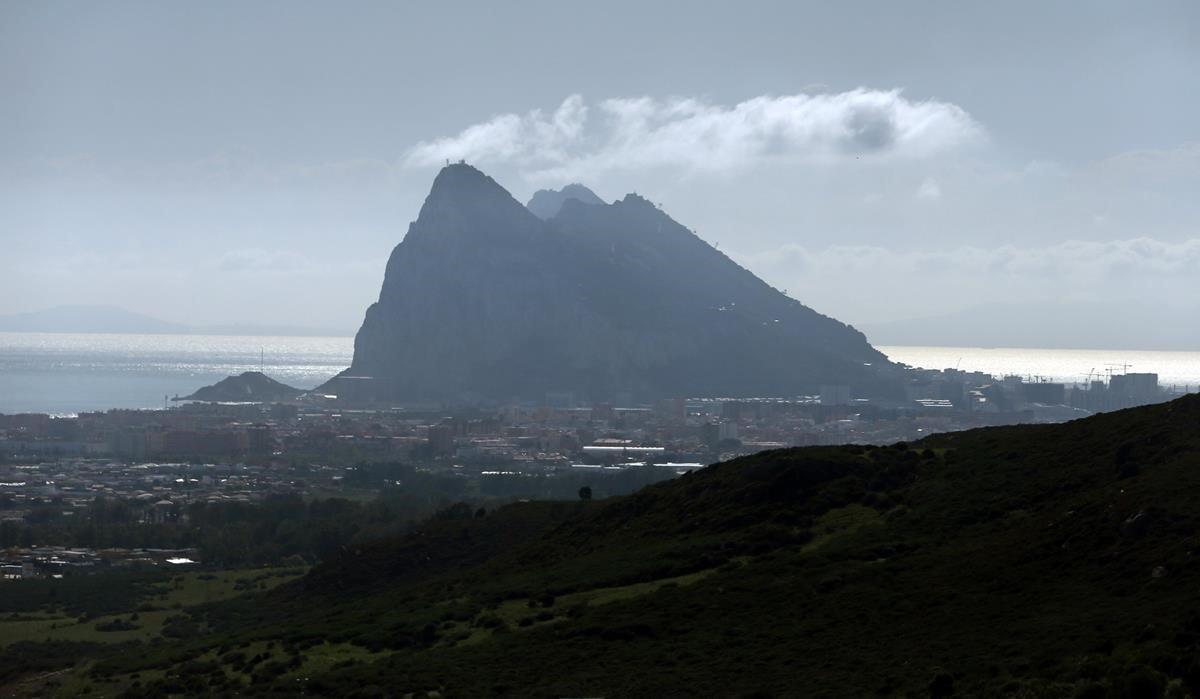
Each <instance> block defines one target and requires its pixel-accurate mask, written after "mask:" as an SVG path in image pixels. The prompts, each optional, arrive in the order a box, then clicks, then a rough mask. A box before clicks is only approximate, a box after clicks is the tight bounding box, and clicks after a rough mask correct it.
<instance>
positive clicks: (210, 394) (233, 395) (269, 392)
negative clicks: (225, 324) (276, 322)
mask: <svg viewBox="0 0 1200 699" xmlns="http://www.w3.org/2000/svg"><path fill="white" fill-rule="evenodd" d="M303 393H305V392H304V391H302V390H300V389H298V388H292V387H291V386H288V385H287V384H283V383H280V382H278V381H276V380H275V379H272V378H271V377H269V376H267V375H266V374H263V373H262V372H258V371H247V372H245V373H243V374H240V375H238V376H229V377H227V378H224V379H221V380H220V381H218V382H217V383H215V384H213V385H211V386H205V387H204V388H201V389H199V390H198V391H196V392H195V393H193V394H191V395H190V396H184V397H183V398H176V399H175V400H195V401H204V402H209V403H273V402H276V401H285V400H292V399H294V398H297V397H299V396H300V395H302V394H303Z"/></svg>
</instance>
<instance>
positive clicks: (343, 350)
mask: <svg viewBox="0 0 1200 699" xmlns="http://www.w3.org/2000/svg"><path fill="white" fill-rule="evenodd" d="M879 349H880V350H881V351H883V352H884V354H886V355H888V357H890V358H891V359H892V360H894V361H899V362H904V363H905V364H910V365H912V366H919V367H925V368H930V369H944V368H948V367H955V366H958V367H959V368H962V369H966V370H974V371H984V372H987V373H989V374H993V375H997V376H999V375H1005V374H1017V375H1021V376H1031V375H1034V376H1042V377H1045V378H1047V379H1051V380H1055V381H1067V382H1076V381H1083V380H1084V379H1085V378H1086V377H1087V375H1088V372H1089V371H1092V370H1095V371H1096V372H1099V373H1100V374H1103V373H1104V372H1105V370H1106V369H1108V368H1109V366H1110V365H1117V364H1122V365H1123V364H1128V365H1129V368H1128V370H1129V371H1131V372H1156V373H1158V375H1159V377H1160V381H1161V382H1162V383H1163V384H1164V385H1172V384H1175V385H1178V386H1181V387H1182V386H1184V385H1190V386H1191V387H1192V390H1196V386H1197V385H1200V352H1145V351H1125V350H1054V349H990V348H978V347H880V348H879ZM260 352H261V359H262V367H263V369H264V370H265V371H266V373H267V375H268V376H271V377H272V378H275V379H277V380H279V381H282V382H284V383H286V384H289V385H291V386H296V387H298V388H313V387H315V386H317V385H319V384H321V383H322V382H324V381H325V380H326V379H328V378H330V377H331V376H333V375H334V374H336V373H337V372H339V371H341V370H342V369H344V368H346V367H347V366H349V365H350V359H351V357H352V356H353V353H354V341H353V339H352V338H349V337H233V336H223V335H220V336H218V335H101V334H67V333H0V413H17V412H46V413H52V414H60V415H63V414H72V413H78V412H82V411H85V410H105V409H108V408H153V407H161V406H162V405H163V398H164V397H166V396H175V395H187V394H189V393H191V392H192V391H195V390H196V389H197V388H200V387H201V386H206V385H209V384H212V383H215V382H217V381H219V380H221V379H223V378H225V377H226V376H229V375H231V374H240V373H241V372H243V371H248V370H251V369H258V368H259V360H260Z"/></svg>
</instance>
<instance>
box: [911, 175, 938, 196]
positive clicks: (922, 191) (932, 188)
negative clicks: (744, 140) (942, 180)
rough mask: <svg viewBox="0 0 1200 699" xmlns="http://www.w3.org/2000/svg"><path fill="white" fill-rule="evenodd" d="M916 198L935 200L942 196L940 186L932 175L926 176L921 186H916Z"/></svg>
mask: <svg viewBox="0 0 1200 699" xmlns="http://www.w3.org/2000/svg"><path fill="white" fill-rule="evenodd" d="M917 198H918V199H925V200H927V201H936V200H938V199H941V198H942V186H941V185H939V184H938V182H937V180H935V179H933V178H932V177H929V178H926V179H925V181H924V182H922V183H921V186H920V187H918V188H917Z"/></svg>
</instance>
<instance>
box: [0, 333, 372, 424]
mask: <svg viewBox="0 0 1200 699" xmlns="http://www.w3.org/2000/svg"><path fill="white" fill-rule="evenodd" d="M353 354H354V338H351V337H235V336H226V335H116V334H71V333H0V413H18V412H43V413H51V414H59V415H69V414H73V413H78V412H82V411H86V410H106V409H108V408H153V407H162V405H163V399H164V397H166V396H175V395H181V396H183V395H187V394H189V393H191V392H192V391H195V390H196V389H197V388H200V387H201V386H206V385H209V384H212V383H215V382H217V381H220V380H221V379H223V378H225V377H226V376H229V375H231V374H240V373H242V372H244V371H249V370H257V369H258V368H259V361H260V357H261V361H262V368H263V370H264V371H265V372H266V374H267V375H268V376H270V377H272V378H274V379H276V380H279V381H282V382H284V383H286V384H288V385H290V386H296V387H297V388H314V387H316V386H317V385H319V384H321V383H322V382H324V381H325V380H326V379H328V378H330V377H331V376H333V375H334V374H336V373H337V372H339V371H341V370H342V369H345V368H346V367H347V366H349V365H350V359H351V357H352V356H353Z"/></svg>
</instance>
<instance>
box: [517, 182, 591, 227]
mask: <svg viewBox="0 0 1200 699" xmlns="http://www.w3.org/2000/svg"><path fill="white" fill-rule="evenodd" d="M568 199H574V200H575V201H578V202H580V203H582V204H591V205H594V206H604V200H603V199H601V198H600V197H598V196H596V193H595V192H593V191H592V190H590V189H588V188H587V187H584V186H583V185H581V184H578V183H576V184H569V185H567V186H566V187H563V188H562V189H559V190H553V189H539V190H538V191H536V192H534V193H533V197H532V198H530V200H529V203H528V204H526V205H525V208H527V209H529V210H530V211H532V212H533V215H534V216H537V217H538V218H540V219H542V220H543V221H546V220H549V219H552V218H554V217H555V216H557V215H558V212H559V211H561V210H562V206H563V204H565V203H566V202H567V200H568Z"/></svg>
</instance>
